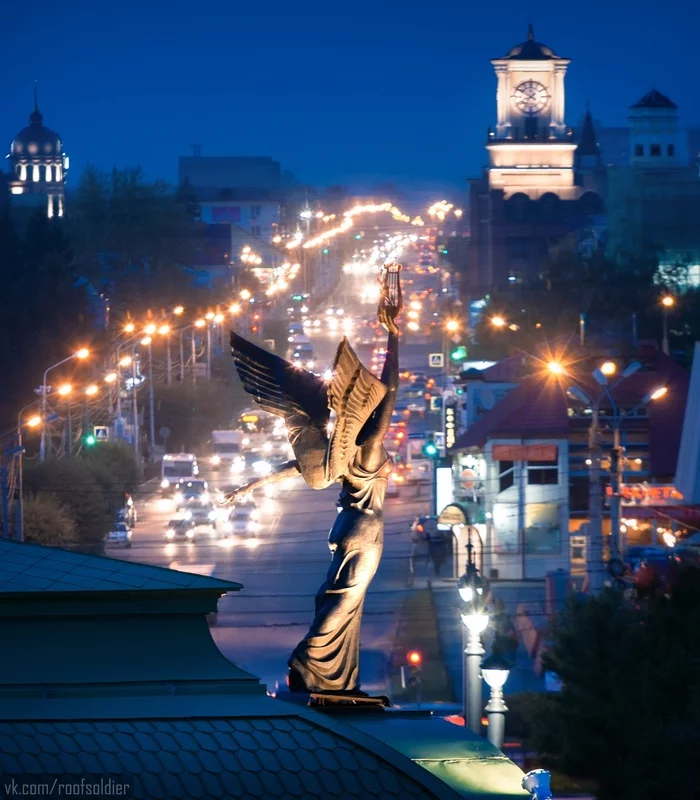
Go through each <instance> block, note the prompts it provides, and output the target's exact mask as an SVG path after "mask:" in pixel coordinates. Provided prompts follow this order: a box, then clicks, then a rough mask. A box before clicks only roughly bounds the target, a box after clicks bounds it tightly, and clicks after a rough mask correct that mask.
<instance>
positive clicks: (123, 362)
mask: <svg viewBox="0 0 700 800" xmlns="http://www.w3.org/2000/svg"><path fill="white" fill-rule="evenodd" d="M119 366H120V367H129V366H131V356H124V357H123V358H120V359H119Z"/></svg>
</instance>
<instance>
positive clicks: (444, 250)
mask: <svg viewBox="0 0 700 800" xmlns="http://www.w3.org/2000/svg"><path fill="white" fill-rule="evenodd" d="M449 252H450V251H449V250H448V249H447V248H444V249H443V251H442V254H443V256H446V255H447V254H448V253H449Z"/></svg>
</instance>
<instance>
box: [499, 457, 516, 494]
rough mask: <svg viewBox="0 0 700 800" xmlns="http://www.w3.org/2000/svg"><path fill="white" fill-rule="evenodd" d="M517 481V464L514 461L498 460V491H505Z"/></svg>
mask: <svg viewBox="0 0 700 800" xmlns="http://www.w3.org/2000/svg"><path fill="white" fill-rule="evenodd" d="M514 483H515V464H514V462H513V461H499V462H498V491H499V492H505V490H506V489H510V487H511V486H512V485H513V484H514Z"/></svg>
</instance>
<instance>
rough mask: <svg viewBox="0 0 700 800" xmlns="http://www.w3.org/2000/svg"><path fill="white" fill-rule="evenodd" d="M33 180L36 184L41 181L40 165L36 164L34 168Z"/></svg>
mask: <svg viewBox="0 0 700 800" xmlns="http://www.w3.org/2000/svg"><path fill="white" fill-rule="evenodd" d="M32 180H33V181H34V183H38V182H39V180H40V177H39V165H38V164H35V165H34V166H33V167H32Z"/></svg>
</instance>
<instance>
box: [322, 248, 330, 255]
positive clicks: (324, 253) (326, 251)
mask: <svg viewBox="0 0 700 800" xmlns="http://www.w3.org/2000/svg"><path fill="white" fill-rule="evenodd" d="M328 253H329V250H328V248H327V247H324V248H323V255H324V256H327V255H328Z"/></svg>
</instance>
